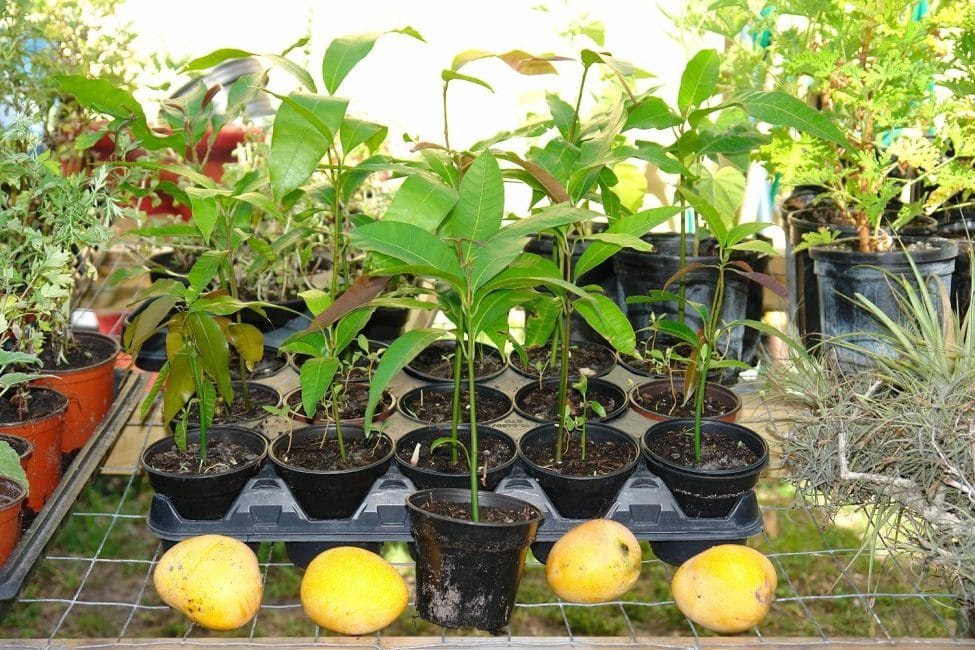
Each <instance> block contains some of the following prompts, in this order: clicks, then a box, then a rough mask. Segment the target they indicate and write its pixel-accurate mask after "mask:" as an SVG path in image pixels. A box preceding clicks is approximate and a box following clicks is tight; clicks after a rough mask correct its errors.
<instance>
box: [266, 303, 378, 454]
mask: <svg viewBox="0 0 975 650" xmlns="http://www.w3.org/2000/svg"><path fill="white" fill-rule="evenodd" d="M302 297H303V298H304V299H305V302H306V304H307V305H308V307H309V309H310V310H311V312H312V314H314V315H316V316H317V315H318V314H320V313H321V312H322V311H324V310H325V309H327V308H328V307H329V305H330V304H331V303H332V300H331V299H330V297H329V296H328V294H326V293H325V292H322V291H314V290H312V291H307V292H304V294H303V296H302ZM373 311H374V308H371V307H360V308H358V309H354V310H352V311H350V312H349V313H348V314H346V315H344V316H343V317H342V318H340V319H339V320H338V321H337V322H336V323H335V324H333V325H331V326H329V327H328V328H326V329H309V330H305V331H302V332H296V333H295V334H292V335H291V336H290V337H288V338H287V339H286V340H285V341H284V343H282V345H281V348H280V349H281V350H282V351H284V352H291V353H294V354H300V355H304V356H306V357H307V358H306V359H305V361H304V362H303V363H302V364H301V368H300V369H299V385H300V386H301V407H302V409H303V410H304V412H305V415H307V416H308V418H309V420H312V419H314V417H315V412H316V411H317V409H318V406H319V405H320V404H321V405H324V406H325V407H326V408H329V407H330V408H331V411H332V422H333V423H334V425H335V437H336V443H337V444H338V449H339V456H340V457H341V459H342V462H343V463H345V462H346V453H345V439H344V437H343V435H342V418H341V417H340V415H339V402H340V399H341V395H342V390H343V383H342V382H341V381H339V382H337V381H335V379H336V376H337V375H338V376H339V377H341V371H342V369H343V367H345V366H348V365H349V364H350V363H351V361H350V359H349V355H347V354H346V351H347V350H348V349H349V346H351V345H352V343H353V342H354V341H357V339H358V337H359V332H360V331H362V328H363V327H365V325H366V323H367V322H368V321H369V318H370V317H371V316H372V313H373ZM349 370H351V369H349ZM322 444H323V445H324V444H325V439H324V438H323V439H322Z"/></svg>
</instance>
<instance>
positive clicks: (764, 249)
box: [730, 224, 779, 255]
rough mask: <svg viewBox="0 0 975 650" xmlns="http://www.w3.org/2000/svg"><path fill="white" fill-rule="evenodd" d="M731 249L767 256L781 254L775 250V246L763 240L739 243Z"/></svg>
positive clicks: (749, 240)
mask: <svg viewBox="0 0 975 650" xmlns="http://www.w3.org/2000/svg"><path fill="white" fill-rule="evenodd" d="M765 225H768V224H765ZM730 248H731V250H735V251H753V252H756V253H765V254H766V255H778V254H779V252H778V251H777V250H775V246H773V245H772V244H770V243H768V242H767V241H762V240H761V239H748V240H745V241H742V242H738V243H737V244H732V245H731V247H730Z"/></svg>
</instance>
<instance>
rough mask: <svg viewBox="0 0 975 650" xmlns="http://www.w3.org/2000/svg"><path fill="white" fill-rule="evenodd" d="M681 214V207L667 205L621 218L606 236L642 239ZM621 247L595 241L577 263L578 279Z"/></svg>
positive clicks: (607, 231)
mask: <svg viewBox="0 0 975 650" xmlns="http://www.w3.org/2000/svg"><path fill="white" fill-rule="evenodd" d="M678 213H680V206H675V205H667V206H662V207H659V208H651V209H649V210H644V211H643V212H637V213H636V214H631V215H628V216H625V217H621V218H620V219H618V220H617V221H616V222H615V223H613V224H612V225H611V226H610V227H609V228H608V229H607V230H606V233H605V234H608V235H616V234H621V235H630V236H633V237H642V236H643V235H645V234H647V233H648V232H650V231H651V230H653V229H654V228H656V227H657V226H659V225H661V224H663V223H665V222H666V221H667V220H668V219H670V218H671V217H673V216H674V215H676V214H678ZM620 248H622V246H621V245H619V244H615V243H611V242H608V241H605V240H603V239H601V240H594V241H593V242H592V243H591V244H590V245H589V246H588V247H587V248H586V250H584V251H583V252H582V255H581V256H579V260H578V261H577V262H576V266H575V274H576V277H579V276H581V275H582V274H583V273H585V272H587V271H591V270H592V269H594V268H596V267H597V266H599V265H600V264H602V263H603V262H605V261H606V260H608V259H609V258H610V257H612V256H613V255H615V254H616V253H617V252H619V250H620Z"/></svg>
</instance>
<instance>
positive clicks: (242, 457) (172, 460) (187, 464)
mask: <svg viewBox="0 0 975 650" xmlns="http://www.w3.org/2000/svg"><path fill="white" fill-rule="evenodd" d="M257 456H258V455H257V454H256V453H254V452H253V451H251V450H250V449H248V448H247V447H244V446H243V445H238V444H237V443H235V442H225V441H222V440H221V441H212V442H210V444H208V445H207V459H206V462H205V463H204V464H203V465H201V464H200V445H199V444H197V443H191V444H188V445H186V449H185V450H180V449H176V448H173V449H170V450H168V451H164V452H162V453H158V454H156V455H155V456H153V457H152V458H151V459H150V460H149V466H150V467H152V468H153V469H157V470H159V471H160V472H170V473H172V474H193V475H196V474H219V473H221V472H229V471H231V470H233V469H234V468H236V467H240V466H241V465H246V464H247V463H250V462H253V461H254V459H255V458H257Z"/></svg>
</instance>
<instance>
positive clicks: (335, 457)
mask: <svg viewBox="0 0 975 650" xmlns="http://www.w3.org/2000/svg"><path fill="white" fill-rule="evenodd" d="M360 431H361V429H360ZM391 444H392V443H391V442H390V441H389V439H388V438H386V437H385V436H376V437H374V438H371V439H362V438H352V439H348V440H345V461H344V462H343V461H342V456H341V454H340V453H339V446H338V443H337V441H336V438H335V435H334V434H332V433H330V434H329V436H328V437H327V438H323V439H322V441H320V442H319V441H306V442H302V443H301V444H298V445H292V446H291V448H290V449H287V450H286V451H284V452H282V453H279V454H278V455H277V457H278V459H280V460H281V461H282V462H284V463H285V464H287V465H291V466H293V467H299V468H301V469H310V470H315V471H323V472H334V471H340V470H347V469H355V468H356V467H366V466H367V465H372V464H373V463H376V462H378V461H380V460H382V458H383V457H384V456H386V454H388V453H389V449H390V445H391Z"/></svg>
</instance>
